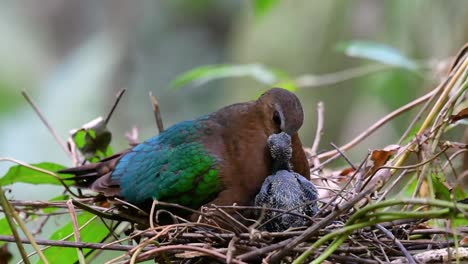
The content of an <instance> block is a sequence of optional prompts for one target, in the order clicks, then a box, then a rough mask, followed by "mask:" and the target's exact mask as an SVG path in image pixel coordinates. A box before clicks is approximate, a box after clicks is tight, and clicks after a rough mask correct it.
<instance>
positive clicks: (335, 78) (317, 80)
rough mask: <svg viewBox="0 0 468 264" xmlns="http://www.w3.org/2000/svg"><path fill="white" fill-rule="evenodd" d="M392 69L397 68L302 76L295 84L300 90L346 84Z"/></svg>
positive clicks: (383, 66) (363, 68) (374, 67)
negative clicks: (348, 81)
mask: <svg viewBox="0 0 468 264" xmlns="http://www.w3.org/2000/svg"><path fill="white" fill-rule="evenodd" d="M392 68H397V67H396V66H392V65H387V64H372V65H364V66H359V67H355V68H350V69H346V70H342V71H338V72H334V73H329V74H323V75H312V74H306V75H302V76H299V77H298V78H296V80H295V83H296V85H297V86H298V87H300V88H305V87H317V86H324V85H330V84H336V83H340V82H344V81H347V80H350V79H353V78H358V77H362V76H365V75H368V74H371V73H374V72H378V71H382V70H390V69H392Z"/></svg>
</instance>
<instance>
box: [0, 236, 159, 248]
mask: <svg viewBox="0 0 468 264" xmlns="http://www.w3.org/2000/svg"><path fill="white" fill-rule="evenodd" d="M0 241H6V242H15V237H14V236H4V235H0ZM20 241H21V242H22V243H25V244H30V243H31V242H30V241H29V240H27V239H26V238H20ZM36 243H37V244H38V245H43V246H55V247H69V248H90V249H106V250H114V251H129V250H131V249H133V248H134V246H125V245H109V244H106V243H87V242H73V241H61V240H47V239H36ZM152 248H154V247H153V246H150V247H147V248H145V250H149V249H152Z"/></svg>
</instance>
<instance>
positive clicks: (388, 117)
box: [318, 89, 438, 159]
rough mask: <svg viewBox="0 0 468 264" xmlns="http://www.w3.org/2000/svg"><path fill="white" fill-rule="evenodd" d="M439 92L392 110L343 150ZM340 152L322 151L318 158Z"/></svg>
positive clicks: (342, 147)
mask: <svg viewBox="0 0 468 264" xmlns="http://www.w3.org/2000/svg"><path fill="white" fill-rule="evenodd" d="M437 92H438V89H435V90H432V91H431V92H429V93H427V94H425V95H423V96H421V97H419V98H417V99H416V100H413V101H411V102H409V103H407V104H406V105H404V106H402V107H400V108H398V109H396V110H395V111H393V112H391V113H390V114H388V115H386V116H384V117H383V118H382V119H380V120H379V121H377V122H376V123H374V124H373V125H372V126H371V127H369V128H368V129H366V130H365V131H364V132H362V133H361V134H360V135H358V136H357V137H355V138H354V139H353V140H351V141H350V142H348V143H346V144H345V145H343V146H341V147H340V149H341V150H342V151H345V150H348V149H350V148H352V147H354V146H355V145H356V144H358V143H359V142H361V141H362V140H363V139H365V138H366V137H367V136H369V135H370V134H372V133H374V132H375V131H376V130H377V129H379V128H380V127H381V126H383V125H385V124H386V123H387V122H388V121H390V120H392V119H393V118H395V117H397V116H399V115H401V114H403V113H404V112H406V111H408V110H410V109H412V108H413V107H415V106H417V105H419V104H421V103H424V102H425V101H427V100H429V99H430V98H431V97H432V96H433V95H434V93H437ZM337 153H338V152H337V151H336V150H331V151H327V152H325V153H322V154H319V155H318V158H319V159H323V158H328V157H331V156H334V155H336V154H337Z"/></svg>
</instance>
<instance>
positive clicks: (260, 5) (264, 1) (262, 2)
mask: <svg viewBox="0 0 468 264" xmlns="http://www.w3.org/2000/svg"><path fill="white" fill-rule="evenodd" d="M277 3H278V0H255V1H254V12H255V16H257V17H260V16H263V15H265V14H266V13H268V11H270V10H271V9H272V8H273V7H274V6H275V5H276V4H277Z"/></svg>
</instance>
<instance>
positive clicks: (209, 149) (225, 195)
mask: <svg viewBox="0 0 468 264" xmlns="http://www.w3.org/2000/svg"><path fill="white" fill-rule="evenodd" d="M303 120H304V114H303V110H302V106H301V103H300V101H299V99H298V98H297V97H296V95H295V94H293V93H291V92H289V91H287V90H284V89H281V88H273V89H270V90H268V91H266V92H265V93H263V94H262V95H261V96H260V97H259V98H258V99H257V100H255V101H250V102H245V103H238V104H233V105H230V106H226V107H224V108H221V109H220V110H218V111H216V112H213V113H211V114H208V115H205V116H201V117H199V118H197V119H194V120H190V121H183V122H180V123H177V124H175V125H173V126H172V127H170V128H168V129H167V130H165V131H164V132H162V133H160V134H159V135H157V136H154V137H152V138H150V139H148V140H146V141H145V142H143V143H140V144H138V145H137V146H135V147H133V148H131V149H129V150H127V151H124V152H123V153H120V154H117V155H114V156H112V157H109V158H106V159H104V160H102V161H100V162H98V163H93V164H86V165H83V166H79V167H75V168H69V169H65V170H62V171H60V173H68V174H73V175H74V177H73V179H74V180H75V181H76V185H77V186H80V187H88V188H90V189H92V190H94V191H97V192H100V193H103V194H104V195H106V196H118V197H120V198H123V199H124V200H125V201H127V202H130V203H132V204H136V205H139V204H143V203H145V202H148V201H152V200H159V201H164V202H171V203H177V204H180V205H183V206H187V207H190V208H193V209H198V208H200V207H201V206H203V205H205V204H215V205H232V204H234V203H236V204H238V205H249V204H252V201H253V199H254V197H255V195H256V194H257V193H258V191H259V190H260V187H261V186H262V183H263V181H264V180H265V178H266V177H267V176H268V175H269V174H270V171H271V164H272V162H271V156H270V154H269V152H268V150H267V148H266V142H267V138H268V136H269V135H271V134H274V133H279V132H285V133H287V134H288V135H290V136H291V139H292V142H291V144H292V158H291V164H292V165H293V166H294V169H295V170H296V171H297V172H298V173H300V174H302V175H304V176H305V177H307V178H308V177H309V176H310V175H309V166H308V162H307V159H306V156H305V153H304V151H303V149H302V144H301V141H300V139H299V136H298V134H297V132H298V130H299V128H300V127H301V126H302V123H303Z"/></svg>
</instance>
